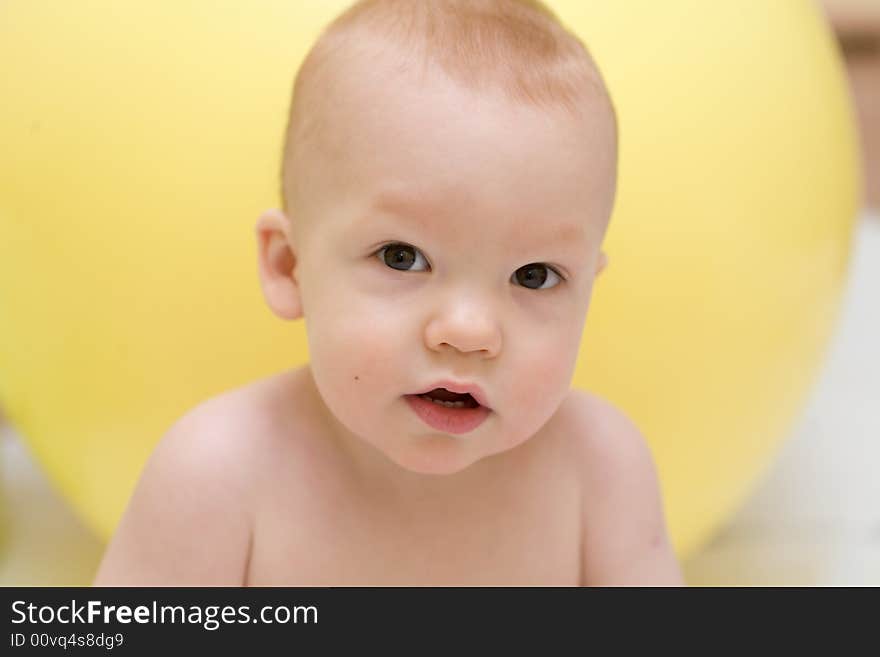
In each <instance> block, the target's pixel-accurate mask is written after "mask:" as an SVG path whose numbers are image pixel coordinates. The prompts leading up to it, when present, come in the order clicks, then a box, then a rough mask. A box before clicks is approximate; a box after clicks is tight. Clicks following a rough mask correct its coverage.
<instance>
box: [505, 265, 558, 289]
mask: <svg viewBox="0 0 880 657" xmlns="http://www.w3.org/2000/svg"><path fill="white" fill-rule="evenodd" d="M510 278H511V280H514V279H515V280H516V282H517V283H519V284H520V285H522V286H523V287H527V288H529V289H530V290H546V289H549V288H551V287H556V286H557V285H559V283H561V282H562V277H561V276H560V275H559V274H557V273H556V271H555V270H554V269H553V268H552V267H548V266H547V265H542V264H540V263H533V264H531V265H526V266H525V267H520V268H519V269H517V270H516V271H515V272H513V276H511V277H510ZM554 278H555V279H556V282H553V279H554ZM548 280H549V281H551V283H552V285H547V286H545V285H544V283H546V282H547V281H548Z"/></svg>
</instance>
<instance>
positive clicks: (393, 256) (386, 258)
mask: <svg viewBox="0 0 880 657" xmlns="http://www.w3.org/2000/svg"><path fill="white" fill-rule="evenodd" d="M376 255H378V256H379V259H380V260H382V261H383V262H384V263H385V264H386V265H388V266H389V267H391V268H392V269H397V270H399V271H425V269H415V270H414V269H412V266H413V263H415V262H417V261H418V260H419V258H421V260H422V262H424V263H425V264H427V260H425V256H423V255H422V252H421V251H419V250H418V249H417V248H416V247H414V246H410V245H409V244H398V243H396V242H395V243H392V244H386V245H385V246H383V247H382V248H381V249H379V250H378V251H377V252H376Z"/></svg>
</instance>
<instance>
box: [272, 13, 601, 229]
mask: <svg viewBox="0 0 880 657" xmlns="http://www.w3.org/2000/svg"><path fill="white" fill-rule="evenodd" d="M377 46H378V48H380V49H381V51H382V52H394V51H396V52H398V53H400V54H401V55H402V59H401V60H400V61H401V65H402V66H403V67H406V68H412V67H413V64H415V65H416V66H420V67H421V69H422V71H425V70H427V69H428V68H429V67H432V66H433V67H435V68H439V69H440V70H441V71H442V72H443V73H445V74H446V76H447V77H449V78H450V79H451V80H453V81H455V82H457V83H459V84H462V85H464V86H465V87H467V88H469V89H471V90H474V91H479V92H485V91H487V90H490V89H491V90H495V91H497V92H500V93H501V94H503V95H504V96H505V97H507V98H508V99H510V100H512V101H514V102H517V103H524V104H526V105H531V106H536V107H547V108H562V109H563V110H565V111H567V112H569V113H571V114H573V115H577V114H578V113H579V112H580V111H583V104H584V103H583V101H584V99H585V98H590V97H596V96H598V97H600V98H602V99H603V101H604V102H605V103H606V105H607V106H608V107H609V108H610V111H611V115H612V120H614V122H615V124H616V117H615V116H614V114H615V113H614V107H613V104H612V102H611V99H610V98H609V96H608V94H607V91H606V89H605V85H604V82H603V80H602V78H601V75H600V73H599V71H598V69H597V68H596V66H595V63H594V62H593V59H592V57H591V56H590V54H589V51H588V50H587V48H586V46H584V44H583V42H582V41H581V40H580V39H579V38H578V37H577V36H576V35H575V34H573V33H572V32H570V31H568V30H567V29H566V28H565V27H564V26H563V25H562V24H561V23H560V21H559V19H558V18H557V17H556V15H555V14H554V13H553V12H552V11H551V10H550V9H549V8H548V7H547V6H545V5H544V4H543V3H542V2H540V1H539V0H359V1H358V2H356V3H355V4H354V5H352V6H351V7H350V8H349V9H348V10H346V11H345V12H343V13H342V14H341V15H339V16H338V17H337V18H336V20H334V21H333V22H332V23H330V25H329V26H328V27H327V28H326V29H325V30H324V31H323V33H322V34H321V36H320V37H319V39H318V40H317V42H316V43H315V45H314V46H313V47H312V49H311V50H310V52H309V54H308V55H307V57H306V59H305V61H304V62H303V64H302V66H301V67H300V70H299V72H298V74H297V77H296V81H295V83H294V88H293V97H292V99H291V103H290V115H289V119H288V125H287V133H286V136H285V147H284V154H283V157H282V168H281V184H282V199H283V201H284V209H285V212H286V211H287V209H288V203H287V201H288V194H287V193H286V192H287V191H292V189H291V186H290V185H289V184H288V183H289V182H290V181H288V177H289V172H288V167H287V163H288V161H291V162H292V161H294V159H295V158H296V156H297V155H298V152H299V149H300V148H301V147H302V146H303V144H304V143H305V142H307V141H309V140H311V139H312V138H314V137H315V135H317V134H319V133H320V132H321V129H322V127H323V122H322V117H321V116H320V107H321V101H320V98H321V96H322V95H324V94H322V93H320V91H321V90H322V89H323V90H325V91H326V90H327V89H329V88H330V87H331V86H332V84H333V82H332V72H333V69H334V67H336V66H339V65H344V64H345V62H346V60H349V59H350V58H351V57H369V56H375V53H376V52H377V50H376V47H377ZM394 46H396V48H393V47H394ZM371 48H372V49H371ZM316 92H317V93H316ZM615 127H616V126H615Z"/></svg>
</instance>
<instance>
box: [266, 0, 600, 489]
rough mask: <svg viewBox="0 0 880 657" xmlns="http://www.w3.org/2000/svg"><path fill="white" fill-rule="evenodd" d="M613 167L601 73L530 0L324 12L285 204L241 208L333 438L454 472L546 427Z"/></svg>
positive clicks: (563, 385) (574, 344) (307, 72)
mask: <svg viewBox="0 0 880 657" xmlns="http://www.w3.org/2000/svg"><path fill="white" fill-rule="evenodd" d="M616 167H617V132H616V120H615V115H614V110H613V107H612V104H611V101H610V99H609V97H608V94H607V92H606V90H605V86H604V84H603V82H602V79H601V76H600V74H599V72H598V71H597V69H596V67H595V65H594V64H593V61H592V59H591V58H590V56H589V54H588V53H587V50H586V49H585V48H584V46H583V45H582V44H581V42H580V41H579V40H578V39H577V38H576V37H575V36H573V35H572V34H570V33H569V32H567V31H566V30H565V29H564V28H563V27H562V26H561V25H560V24H559V23H558V22H557V20H556V19H555V17H554V16H553V15H552V14H551V13H550V12H549V10H547V9H546V8H544V7H543V6H542V5H541V4H540V3H539V2H536V1H534V0H427V1H425V2H412V1H411V0H366V1H363V2H359V3H357V4H356V5H355V6H354V7H352V8H351V9H350V10H349V11H347V12H346V13H344V14H343V15H342V16H340V17H339V18H338V19H337V20H336V21H335V22H334V23H333V24H332V25H331V26H330V27H329V28H328V30H327V31H325V33H324V34H323V35H322V37H321V38H320V40H319V41H318V43H317V44H316V45H315V46H314V48H313V49H312V51H311V52H310V53H309V55H308V57H307V58H306V61H305V62H304V64H303V66H302V68H301V69H300V72H299V74H298V76H297V80H296V83H295V86H294V94H293V100H292V102H291V110H290V120H289V124H288V131H287V140H286V143H285V149H284V162H283V169H282V181H283V196H284V206H283V207H284V211H283V212H282V211H279V210H271V211H268V212H266V213H265V214H264V215H263V216H262V217H260V220H259V222H258V236H259V243H260V275H261V282H262V286H263V291H264V294H265V296H266V299H267V301H268V303H269V306H270V307H271V308H272V310H273V311H274V312H275V313H276V314H277V315H279V316H281V317H283V318H286V319H296V318H298V317H302V316H304V317H305V321H306V328H307V334H308V344H309V354H310V360H311V371H312V374H313V377H314V381H315V384H316V387H317V390H318V391H319V392H320V398H321V400H322V402H323V403H324V404H325V408H324V409H322V410H325V411H326V417H327V420H328V422H330V423H332V424H333V426H334V428H335V429H336V431H337V435H340V436H342V439H343V440H345V441H348V443H349V444H353V443H359V444H360V443H362V442H363V441H365V442H366V443H369V444H372V445H373V446H374V447H376V448H377V449H379V450H380V451H381V452H383V453H384V454H385V455H386V456H387V457H388V458H390V459H391V460H392V461H394V462H395V463H397V464H398V465H399V466H402V467H404V468H406V469H407V470H411V471H414V472H420V473H445V474H451V473H455V472H458V471H460V470H463V469H464V468H466V467H467V466H469V465H471V464H472V463H475V462H477V461H479V460H480V459H482V458H484V457H486V456H490V455H492V454H496V453H499V452H502V451H504V450H508V449H511V448H512V447H515V446H516V445H518V444H520V443H522V442H523V441H525V440H526V439H527V438H529V437H530V436H532V435H534V434H535V433H536V432H537V431H538V430H539V429H540V428H541V427H542V426H544V424H545V423H547V422H548V420H550V418H551V417H552V416H553V415H554V413H555V412H556V410H557V409H558V408H559V406H560V404H561V403H562V401H563V399H564V398H565V396H566V394H567V392H568V389H569V385H570V382H571V376H572V374H573V371H574V367H575V361H576V358H577V354H578V348H579V343H580V338H581V333H582V331H583V326H584V320H585V318H586V312H587V308H588V306H589V302H590V297H591V292H592V287H593V281H594V279H595V277H596V275H597V274H598V272H599V271H600V270H601V268H602V266H603V264H604V255H603V254H602V253H601V244H602V239H603V237H604V234H605V230H606V227H607V223H608V220H609V218H610V215H611V210H612V206H613V204H614V196H615V182H616ZM435 384H436V386H442V387H447V388H455V387H457V384H469V385H476V386H478V387H479V389H480V391H481V392H479V393H476V394H474V395H473V396H474V397H477V398H480V397H481V401H482V402H483V407H481V408H477V409H475V410H467V409H451V410H447V409H445V408H442V407H441V406H439V405H437V404H435V403H434V402H430V401H427V402H424V404H422V400H421V399H419V398H418V397H416V396H415V395H416V394H417V393H421V392H423V391H425V390H430V389H432V388H434V387H435ZM444 384H445V385H444ZM468 403H469V404H472V403H473V402H472V401H471V400H468ZM435 411H436V412H435ZM429 416H432V417H433V420H432V419H430V417H429ZM480 420H482V422H480ZM471 421H472V422H471ZM469 422H471V424H476V423H479V424H478V426H476V427H475V428H469V426H470V425H469ZM432 424H433V425H435V426H432Z"/></svg>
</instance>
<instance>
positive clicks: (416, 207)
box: [372, 191, 585, 250]
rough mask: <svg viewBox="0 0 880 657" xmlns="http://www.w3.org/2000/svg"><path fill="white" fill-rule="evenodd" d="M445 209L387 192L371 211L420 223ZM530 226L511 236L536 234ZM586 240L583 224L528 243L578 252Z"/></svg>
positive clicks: (556, 229) (561, 228)
mask: <svg viewBox="0 0 880 657" xmlns="http://www.w3.org/2000/svg"><path fill="white" fill-rule="evenodd" d="M442 206H443V201H442V199H441V200H439V201H436V202H430V201H426V200H424V199H418V198H417V197H415V196H412V195H404V194H401V193H399V192H397V193H392V192H388V191H385V192H382V193H380V194H377V195H376V196H375V198H374V200H373V204H372V211H374V212H380V213H382V214H383V215H390V216H396V217H406V218H407V219H410V220H416V221H417V219H414V218H416V217H420V216H424V217H427V216H430V215H431V214H439V213H440V211H441V207H442ZM529 224H530V225H529V226H527V227H526V228H523V229H520V228H519V227H517V228H514V229H513V230H512V231H511V232H512V233H513V234H515V235H526V234H529V233H533V232H534V231H535V228H536V226H534V220H533V219H532V220H529ZM546 225H547V224H545V227H546ZM584 237H585V227H584V222H581V223H565V224H562V225H561V226H558V227H554V229H553V230H552V231H550V234H549V235H548V234H547V231H542V233H541V236H540V238H537V239H532V240H528V241H527V242H526V243H527V244H528V248H529V249H530V250H531V249H535V248H557V249H558V248H563V249H565V248H569V249H575V248H580V246H579V243H580V241H581V240H583V238H584ZM522 243H523V241H522V240H519V241H518V244H522Z"/></svg>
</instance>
